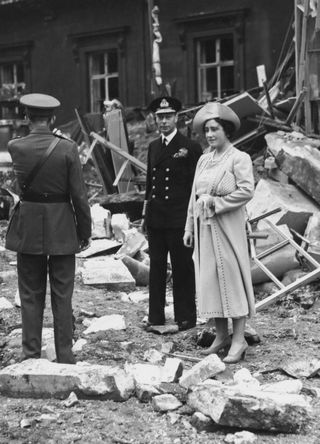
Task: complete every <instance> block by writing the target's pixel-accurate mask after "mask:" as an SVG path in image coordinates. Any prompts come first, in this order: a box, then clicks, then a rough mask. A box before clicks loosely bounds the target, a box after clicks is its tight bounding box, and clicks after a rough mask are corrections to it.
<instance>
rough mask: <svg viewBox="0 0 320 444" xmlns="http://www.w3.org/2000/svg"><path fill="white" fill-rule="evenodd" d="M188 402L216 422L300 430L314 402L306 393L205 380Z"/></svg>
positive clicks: (268, 429)
mask: <svg viewBox="0 0 320 444" xmlns="http://www.w3.org/2000/svg"><path fill="white" fill-rule="evenodd" d="M187 402H188V405H189V406H190V407H192V408H194V409H195V410H198V411H200V412H201V413H203V414H204V415H207V416H210V417H211V418H212V419H213V420H214V422H215V423H217V424H219V425H223V426H229V427H237V428H242V429H252V430H266V431H269V432H284V433H297V432H299V430H300V429H301V428H302V427H303V426H304V425H305V424H306V422H307V421H308V420H309V419H310V413H311V405H310V401H309V399H308V398H306V397H304V396H302V395H294V394H284V393H274V392H263V391H261V390H247V391H243V390H242V391H241V392H240V393H239V387H237V386H234V387H232V386H222V385H220V386H219V385H218V384H212V383H210V384H206V383H203V384H201V385H199V386H197V387H194V390H193V391H192V392H191V393H190V394H189V396H188V401H187Z"/></svg>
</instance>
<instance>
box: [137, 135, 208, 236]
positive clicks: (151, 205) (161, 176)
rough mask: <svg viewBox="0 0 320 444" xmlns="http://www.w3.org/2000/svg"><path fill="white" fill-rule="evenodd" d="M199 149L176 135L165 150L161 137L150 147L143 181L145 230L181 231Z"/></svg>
mask: <svg viewBox="0 0 320 444" xmlns="http://www.w3.org/2000/svg"><path fill="white" fill-rule="evenodd" d="M201 154H202V149H201V147H200V145H199V144H198V143H196V142H194V141H193V140H190V139H188V138H187V137H185V136H183V134H181V133H180V132H179V131H178V132H177V134H176V135H175V136H174V138H173V139H172V140H171V142H170V143H169V144H168V145H167V146H166V147H163V146H162V142H161V137H160V138H158V139H156V140H154V141H153V142H151V143H150V145H149V152H148V169H147V181H146V200H147V207H146V216H145V223H146V226H147V227H152V228H181V227H184V224H185V221H186V217H187V209H188V203H189V198H190V193H191V188H192V182H193V176H194V172H195V168H196V164H197V161H198V159H199V157H200V156H201Z"/></svg>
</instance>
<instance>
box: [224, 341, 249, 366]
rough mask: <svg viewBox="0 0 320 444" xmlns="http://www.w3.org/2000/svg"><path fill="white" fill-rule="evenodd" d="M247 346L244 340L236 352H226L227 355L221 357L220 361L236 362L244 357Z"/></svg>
mask: <svg viewBox="0 0 320 444" xmlns="http://www.w3.org/2000/svg"><path fill="white" fill-rule="evenodd" d="M247 348H248V344H247V343H246V342H245V343H244V344H243V346H242V347H241V348H240V349H239V350H238V352H237V353H228V354H227V356H226V357H225V358H224V359H222V361H223V362H224V363H225V364H236V363H237V362H239V361H241V359H244V357H245V355H246V351H247Z"/></svg>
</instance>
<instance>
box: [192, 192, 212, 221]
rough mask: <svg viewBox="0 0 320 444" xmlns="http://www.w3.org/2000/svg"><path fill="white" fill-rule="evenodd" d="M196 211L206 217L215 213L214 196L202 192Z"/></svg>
mask: <svg viewBox="0 0 320 444" xmlns="http://www.w3.org/2000/svg"><path fill="white" fill-rule="evenodd" d="M196 213H197V214H198V215H199V216H200V217H202V218H205V219H206V218H208V217H211V216H213V215H214V198H213V197H212V196H210V194H202V195H201V196H200V197H199V198H198V200H197V202H196Z"/></svg>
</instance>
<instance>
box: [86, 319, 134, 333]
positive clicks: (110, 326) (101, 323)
mask: <svg viewBox="0 0 320 444" xmlns="http://www.w3.org/2000/svg"><path fill="white" fill-rule="evenodd" d="M125 329H126V322H125V319H124V317H123V316H122V315H117V314H115V315H106V316H101V318H94V319H93V320H92V322H91V323H90V324H89V327H88V328H87V329H86V330H85V331H84V332H83V334H85V335H88V334H89V333H96V332H98V331H106V330H125Z"/></svg>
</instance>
